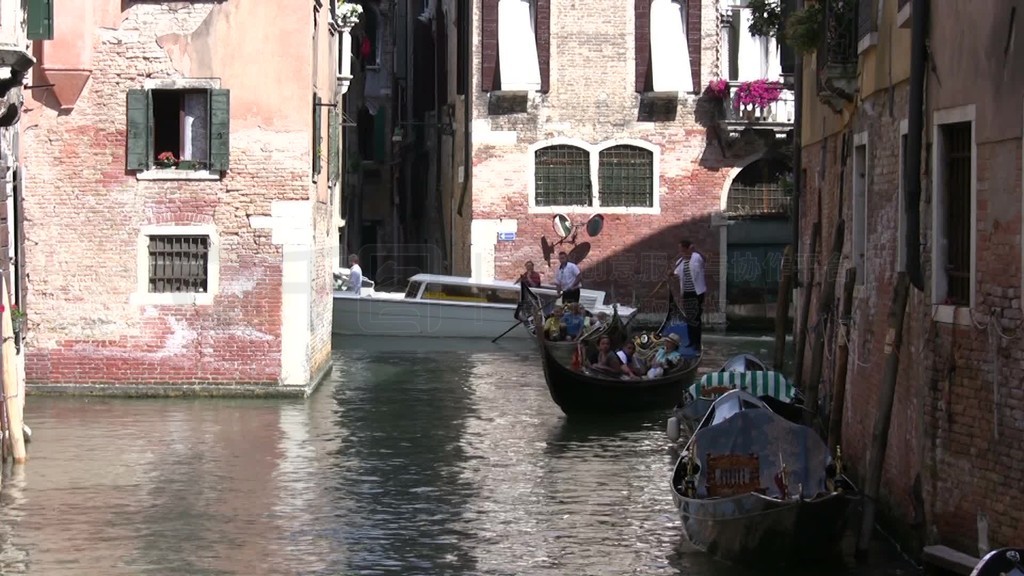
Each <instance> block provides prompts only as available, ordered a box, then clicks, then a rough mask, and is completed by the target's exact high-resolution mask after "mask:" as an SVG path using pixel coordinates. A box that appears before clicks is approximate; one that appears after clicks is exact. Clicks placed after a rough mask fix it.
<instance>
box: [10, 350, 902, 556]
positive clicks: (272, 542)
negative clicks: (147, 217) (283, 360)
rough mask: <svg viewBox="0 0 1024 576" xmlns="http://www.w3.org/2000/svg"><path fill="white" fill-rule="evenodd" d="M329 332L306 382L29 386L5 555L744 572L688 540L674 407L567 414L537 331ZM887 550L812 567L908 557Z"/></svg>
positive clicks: (718, 357) (718, 355)
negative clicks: (159, 391) (539, 352)
mask: <svg viewBox="0 0 1024 576" xmlns="http://www.w3.org/2000/svg"><path fill="white" fill-rule="evenodd" d="M706 345H707V346H708V347H709V348H711V349H712V350H713V353H712V357H709V358H707V359H706V360H705V364H704V366H705V367H706V368H714V367H717V366H719V365H720V364H721V362H722V361H723V360H724V359H725V358H726V357H727V356H729V355H731V354H732V353H736V352H740V351H744V352H753V353H755V354H758V355H760V356H761V357H764V358H766V359H768V358H770V351H771V341H770V340H769V339H767V338H731V337H715V336H710V335H709V336H707V337H706ZM335 348H336V350H335V354H334V361H335V371H334V373H333V375H332V377H331V379H330V380H329V381H328V382H326V383H325V384H324V385H323V386H322V387H321V388H320V389H319V390H318V391H317V392H316V393H315V394H314V395H313V396H312V397H311V398H309V399H307V400H295V401H269V400H219V399H202V400H191V399H186V400H182V399H175V400H123V399H118V400H115V399H95V398H89V399H85V398H78V399H75V398H44V397H30V398H29V399H28V404H27V407H26V416H27V421H28V422H29V423H30V425H31V426H32V427H33V430H34V439H33V443H32V444H30V446H29V450H30V451H29V457H30V461H29V463H28V465H27V466H25V467H20V468H17V469H13V468H11V467H8V468H7V469H5V470H4V471H3V474H2V477H0V480H2V486H0V573H2V574H41V575H46V576H57V575H74V576H78V575H83V576H85V575H89V576H93V575H100V574H102V575H105V576H112V575H121V574H125V575H129V574H130V575H137V574H147V575H148V574H160V575H164V574H168V575H170V574H183V575H185V574H187V575H207V574H209V575H213V574H244V575H264V574H266V575H277V574H281V575H290V574H316V575H320V574H323V575H376V574H401V575H410V576H412V575H429V576H434V575H438V576H440V575H480V576H504V575H509V576H511V575H539V576H544V575H574V576H575V575H625V574H641V575H662V574H673V575H676V574H678V575H691V576H737V575H739V574H741V572H740V571H739V570H737V569H735V568H732V567H729V566H725V565H723V564H720V563H718V562H715V561H712V560H709V559H708V558H706V557H705V556H704V555H703V554H701V553H700V552H698V551H696V550H693V549H691V548H689V547H688V546H687V545H685V543H683V542H682V539H681V532H680V528H679V521H678V519H677V517H676V515H675V513H674V510H673V506H672V498H671V495H670V492H669V487H668V475H669V472H670V470H671V466H672V464H673V458H672V452H671V450H670V447H669V444H668V442H667V439H666V437H665V434H664V415H661V414H655V415H649V416H642V417H636V418H629V419H602V420H599V421H587V422H576V421H573V422H570V421H567V420H566V418H564V417H563V415H562V414H561V412H560V411H559V409H558V408H557V406H555V405H554V404H553V403H552V402H551V399H550V396H549V395H548V391H547V389H546V387H545V384H544V378H543V375H542V374H541V372H540V369H539V365H538V360H537V357H536V354H535V352H533V350H532V348H531V344H530V343H529V342H516V341H513V340H512V339H508V340H507V341H500V342H499V343H497V344H491V343H489V342H482V343H481V342H457V341H446V342H424V341H422V340H402V339H393V338H392V339H379V340H371V339H350V340H337V341H336V342H335ZM879 550H880V551H879V552H877V553H875V554H874V556H876V558H875V560H874V561H873V562H872V564H871V565H870V566H868V567H867V568H864V567H860V568H857V567H852V568H851V567H849V566H848V565H847V564H842V563H840V564H839V565H834V566H827V567H826V566H821V567H814V569H813V570H812V571H810V572H809V573H811V574H859V575H867V574H897V573H909V572H910V571H911V568H912V567H911V566H910V565H909V564H906V563H904V562H902V561H900V560H899V559H898V557H897V556H896V555H895V554H893V553H891V552H890V551H887V549H884V547H880V548H879ZM742 573H744V574H745V573H746V572H742ZM787 573H792V572H789V571H787Z"/></svg>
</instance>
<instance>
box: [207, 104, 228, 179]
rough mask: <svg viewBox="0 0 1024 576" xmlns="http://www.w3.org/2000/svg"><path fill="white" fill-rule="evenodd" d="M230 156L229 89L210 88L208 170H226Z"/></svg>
mask: <svg viewBox="0 0 1024 576" xmlns="http://www.w3.org/2000/svg"><path fill="white" fill-rule="evenodd" d="M230 156H231V91H230V90H210V170H213V171H215V172H227V170H228V165H229V162H228V160H229V158H230Z"/></svg>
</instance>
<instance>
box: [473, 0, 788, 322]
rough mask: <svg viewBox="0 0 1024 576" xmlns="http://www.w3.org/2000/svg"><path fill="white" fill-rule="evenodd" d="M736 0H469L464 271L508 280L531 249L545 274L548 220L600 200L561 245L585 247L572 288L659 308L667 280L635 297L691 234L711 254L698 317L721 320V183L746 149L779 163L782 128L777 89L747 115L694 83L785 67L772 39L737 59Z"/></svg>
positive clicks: (579, 212) (550, 236)
mask: <svg viewBox="0 0 1024 576" xmlns="http://www.w3.org/2000/svg"><path fill="white" fill-rule="evenodd" d="M733 4H735V5H733ZM743 4H744V3H742V2H718V1H714V0H688V1H678V0H653V1H652V0H636V2H632V3H627V4H623V3H622V2H616V1H613V0H597V1H594V2H588V3H586V5H585V6H584V5H579V4H574V3H572V2H569V1H568V0H533V1H530V2H523V1H522V0H478V1H477V2H476V15H477V17H476V20H475V21H474V28H473V29H474V30H475V31H476V35H475V38H474V42H475V44H474V46H475V50H474V52H473V58H474V66H473V69H474V79H473V89H472V90H471V93H472V95H473V98H472V102H473V109H472V131H471V147H472V164H473V170H472V190H473V192H472V206H473V223H472V248H471V262H470V263H469V264H470V269H471V272H472V274H473V276H475V277H480V278H490V277H497V278H504V279H515V278H516V277H518V275H519V273H520V272H521V270H522V267H523V263H524V262H525V261H526V260H533V261H535V262H536V263H537V264H538V270H539V271H540V272H541V273H542V274H543V275H544V276H545V281H551V279H552V278H553V275H554V267H553V266H554V265H556V264H557V260H556V259H554V257H553V256H550V252H551V251H550V250H545V249H544V247H545V246H550V245H551V244H554V243H555V242H557V241H558V240H559V236H557V235H556V234H555V231H554V230H553V225H552V222H553V217H554V216H555V215H556V214H559V213H564V214H566V215H568V216H569V217H570V219H571V221H572V222H573V223H577V224H582V223H583V222H585V221H586V220H587V219H588V218H589V217H590V216H591V215H593V214H597V213H600V214H602V215H603V216H604V218H605V220H604V222H605V224H604V231H603V232H602V233H601V234H600V235H599V236H598V237H596V238H589V237H587V235H586V233H584V232H582V231H581V232H580V235H579V236H578V237H577V243H576V244H575V245H573V244H571V243H566V244H562V246H561V247H559V248H558V249H562V248H564V249H566V250H569V249H574V251H573V254H574V256H575V257H577V258H579V257H584V256H585V259H584V260H583V261H582V264H581V268H582V269H583V273H584V279H585V280H584V282H585V285H587V286H590V287H593V288H601V289H605V290H609V291H613V292H614V294H615V298H616V299H617V300H619V301H623V302H630V301H636V302H638V303H639V304H640V305H641V306H642V307H644V308H645V309H646V311H648V312H654V311H657V310H658V309H659V307H661V309H662V310H663V309H664V303H665V297H666V296H665V293H664V292H661V293H660V294H656V295H655V296H654V297H653V298H651V299H650V300H647V297H648V295H649V294H651V292H652V290H653V289H654V288H655V287H656V286H657V285H658V283H659V282H660V281H661V280H662V279H663V278H664V276H665V272H666V270H667V269H668V267H669V265H670V263H671V261H673V260H674V256H675V251H676V243H677V242H678V241H679V240H680V239H681V238H689V239H691V240H693V241H694V242H695V243H696V245H697V246H698V249H699V250H700V251H701V252H703V253H704V255H705V258H706V259H707V260H708V270H707V280H708V284H709V294H708V298H707V302H706V304H705V308H706V311H707V312H708V313H709V314H710V316H709V318H708V319H709V320H710V321H715V320H718V319H721V318H722V315H721V311H723V310H724V307H725V304H726V299H725V295H726V290H725V287H726V276H727V271H728V269H729V268H728V261H727V253H728V251H727V245H728V244H727V241H728V240H727V239H728V234H727V225H728V224H729V223H730V218H729V217H728V214H727V213H726V212H727V210H726V208H727V205H728V192H729V190H730V186H731V184H732V183H733V181H734V180H735V179H736V177H737V176H738V175H739V174H740V172H741V171H742V169H743V168H744V167H746V166H748V165H752V164H755V163H757V161H758V160H762V159H766V158H771V157H773V156H774V157H777V158H781V159H783V160H784V159H785V157H786V154H785V153H783V152H782V151H783V150H785V147H786V142H787V141H788V138H789V135H790V132H791V128H792V116H791V111H792V97H791V96H792V94H791V92H789V91H788V89H787V90H782V91H781V92H782V94H781V97H780V99H779V102H777V103H775V104H773V105H772V106H770V107H769V108H768V110H767V111H765V110H760V111H759V113H758V114H756V115H755V114H753V113H752V112H751V113H750V114H743V113H742V111H741V110H739V109H736V108H734V107H733V106H732V105H731V101H730V100H729V98H730V97H729V96H726V97H725V98H724V101H723V99H722V98H719V97H716V96H715V95H713V94H711V93H709V92H708V91H707V90H705V87H707V86H708V84H709V82H710V81H712V80H715V79H719V78H721V79H725V80H727V81H728V80H730V79H732V80H734V82H733V83H732V84H733V86H734V87H735V85H736V84H737V83H738V81H739V80H753V79H754V78H753V77H748V76H749V75H751V74H752V75H755V77H761V78H763V77H767V76H768V75H773V77H772V78H771V79H772V80H776V81H778V80H783V78H782V77H781V76H782V73H783V72H784V71H782V70H781V67H780V55H779V53H778V51H777V50H775V49H772V50H770V51H766V52H765V53H764V55H763V57H762V58H763V61H764V64H765V65H764V66H762V65H761V60H758V61H755V62H754V63H753V65H752V66H748V64H750V62H747V61H746V60H743V62H744V66H743V67H742V68H743V72H742V73H738V72H737V69H736V68H737V67H736V64H737V59H736V58H735V57H730V52H729V51H730V47H731V46H736V45H737V42H735V40H741V39H744V38H746V39H749V38H750V36H749V34H748V33H747V31H746V29H745V28H744V27H742V26H740V25H738V24H736V23H733V22H732V16H733V15H734V13H735V14H740V13H741V12H742V11H743ZM583 30H585V31H586V33H581V31H583ZM737 33H738V34H739V37H738V38H737V37H733V35H734V34H737ZM736 55H737V54H736V53H734V54H733V56H736ZM741 56H742V54H741ZM731 65H732V66H731ZM755 69H756V71H755ZM787 106H788V108H787ZM776 110H781V111H782V112H781V113H780V114H776V113H775V112H776ZM778 172H779V171H776V173H773V174H771V175H770V176H769V180H770V181H776V180H778V177H779V174H778ZM758 200H760V199H758ZM558 249H555V250H554V252H557V251H558ZM549 266H550V267H549Z"/></svg>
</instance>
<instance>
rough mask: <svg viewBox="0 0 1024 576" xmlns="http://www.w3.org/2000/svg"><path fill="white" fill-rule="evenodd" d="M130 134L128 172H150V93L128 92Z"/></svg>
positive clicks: (126, 143) (127, 147) (126, 145)
mask: <svg viewBox="0 0 1024 576" xmlns="http://www.w3.org/2000/svg"><path fill="white" fill-rule="evenodd" d="M127 116H128V134H127V136H126V138H125V147H126V150H125V151H126V155H125V167H126V168H127V169H128V170H148V169H149V166H150V157H151V156H152V155H153V153H152V148H151V147H150V145H149V134H150V132H151V129H150V128H151V126H152V123H151V121H150V106H149V91H147V90H129V91H128V113H127Z"/></svg>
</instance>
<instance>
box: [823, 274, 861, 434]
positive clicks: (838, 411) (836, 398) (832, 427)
mask: <svg viewBox="0 0 1024 576" xmlns="http://www.w3.org/2000/svg"><path fill="white" fill-rule="evenodd" d="M856 285H857V269H856V268H855V267H852V266H851V267H850V268H847V269H846V279H845V280H844V281H843V310H842V312H841V313H840V316H839V330H840V336H839V350H838V351H837V352H836V371H835V376H834V380H833V382H834V383H835V385H834V386H833V390H832V409H831V410H829V416H828V447H829V448H830V449H832V448H835V447H836V446H838V445H839V444H840V443H841V442H842V441H843V438H842V436H843V410H844V409H845V407H846V370H847V368H848V366H849V359H850V345H849V341H848V338H849V335H850V325H849V318H850V315H851V314H852V313H853V288H854V287H855V286H856Z"/></svg>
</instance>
